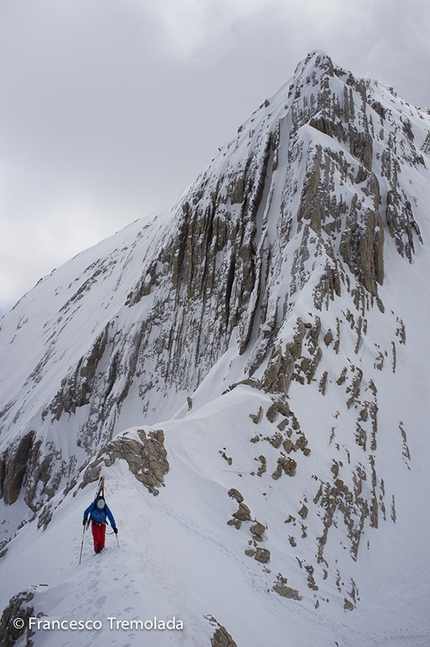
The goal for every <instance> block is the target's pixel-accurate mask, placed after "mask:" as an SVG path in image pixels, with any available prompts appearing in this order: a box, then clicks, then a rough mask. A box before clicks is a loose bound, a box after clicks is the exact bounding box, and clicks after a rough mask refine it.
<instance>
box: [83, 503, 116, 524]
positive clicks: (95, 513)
mask: <svg viewBox="0 0 430 647" xmlns="http://www.w3.org/2000/svg"><path fill="white" fill-rule="evenodd" d="M97 501H99V499H97ZM97 501H93V502H92V503H91V504H90V505H89V506H88V508H87V509H86V510H85V512H84V521H85V520H86V519H87V518H88V515H91V520H92V521H94V522H95V523H106V517H107V518H108V519H109V521H110V525H111V526H112V528H116V523H115V519H114V518H113V514H112V512H111V511H110V510H109V508H108V506H107V505H106V503H105V507H104V508H102V509H101V510H100V509H99V508H98V507H97Z"/></svg>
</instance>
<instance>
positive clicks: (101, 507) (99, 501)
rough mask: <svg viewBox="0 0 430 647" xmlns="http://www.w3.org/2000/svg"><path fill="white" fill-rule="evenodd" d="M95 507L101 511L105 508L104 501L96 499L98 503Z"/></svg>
mask: <svg viewBox="0 0 430 647" xmlns="http://www.w3.org/2000/svg"><path fill="white" fill-rule="evenodd" d="M96 505H97V507H98V509H99V510H103V508H104V507H105V501H104V499H98V501H97V504H96Z"/></svg>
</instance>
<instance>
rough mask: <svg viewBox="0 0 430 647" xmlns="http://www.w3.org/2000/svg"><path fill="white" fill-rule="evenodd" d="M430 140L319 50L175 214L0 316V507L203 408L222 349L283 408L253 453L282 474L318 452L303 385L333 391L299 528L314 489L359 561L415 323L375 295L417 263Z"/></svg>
mask: <svg viewBox="0 0 430 647" xmlns="http://www.w3.org/2000/svg"><path fill="white" fill-rule="evenodd" d="M429 137H430V116H429V114H428V112H426V111H423V110H419V109H416V108H414V107H412V106H410V105H409V104H407V103H406V102H404V101H403V100H402V99H400V98H399V97H397V95H396V94H395V93H394V91H391V90H389V89H387V88H384V87H381V86H380V85H378V83H376V82H374V81H365V80H361V79H355V78H354V76H353V75H352V74H351V73H349V72H347V71H345V70H342V69H340V68H339V67H337V66H335V65H334V64H333V63H332V61H331V60H330V58H328V57H327V56H326V55H325V54H323V53H322V52H316V53H313V54H311V55H309V57H308V58H307V59H306V60H305V61H303V62H302V63H300V64H299V66H298V67H297V69H296V72H295V75H294V76H293V78H292V79H291V81H290V82H289V83H287V84H286V86H284V87H283V88H282V89H281V90H280V91H279V92H278V93H277V94H276V95H275V96H274V97H273V98H272V99H270V100H266V101H265V102H264V103H263V104H262V105H261V106H260V108H259V109H258V110H256V112H255V113H254V114H253V115H252V116H251V117H250V118H249V119H248V120H247V121H246V122H245V123H244V124H243V125H242V126H241V127H240V128H239V130H238V133H237V136H236V138H235V139H234V140H233V141H232V142H231V143H229V144H228V145H227V146H225V147H224V148H223V149H222V150H221V152H220V153H219V155H218V156H217V157H216V158H215V159H214V160H213V162H212V164H211V165H210V166H209V167H208V169H207V170H206V171H205V172H204V173H203V174H202V175H201V176H200V177H199V178H198V179H197V180H196V182H195V183H194V184H193V185H192V186H191V187H190V188H189V189H188V190H187V191H186V192H185V193H184V195H183V196H182V197H181V199H180V200H179V201H178V203H177V204H176V205H174V207H173V208H172V210H171V211H170V212H169V213H166V214H162V215H161V216H159V217H158V219H156V221H155V222H153V223H148V222H143V221H142V222H137V223H134V224H133V225H131V226H130V227H128V228H127V229H126V230H124V231H123V232H120V233H119V234H117V235H116V236H114V237H113V238H112V239H109V240H108V241H105V242H104V243H102V244H100V245H99V246H96V247H95V248H93V249H92V250H88V251H87V252H85V253H84V254H82V255H80V256H78V257H77V258H76V259H73V260H72V261H71V262H70V263H69V264H67V265H66V266H64V267H63V268H60V269H59V270H57V271H55V272H53V274H52V275H51V276H49V277H47V278H45V279H43V280H42V281H41V282H40V283H39V284H38V285H37V286H36V287H35V288H34V290H32V291H31V292H30V293H29V294H28V295H26V296H25V297H24V298H23V299H22V300H21V301H20V302H19V303H18V304H17V306H16V307H15V308H14V310H13V311H12V312H11V313H10V314H9V315H7V316H6V317H5V318H4V319H3V320H2V322H1V330H0V338H1V344H2V357H3V358H4V359H3V361H2V367H1V370H2V377H1V380H2V382H1V394H0V396H1V402H0V407H1V411H0V447H1V450H0V495H1V496H2V497H3V499H4V501H5V503H7V504H13V503H14V502H15V501H17V499H18V498H19V496H20V494H21V495H22V496H23V497H24V500H25V502H26V504H27V505H28V506H29V508H30V509H31V510H32V511H33V512H34V513H37V511H38V510H40V509H41V508H42V507H43V506H45V505H46V504H48V502H49V501H50V499H51V498H52V496H53V495H54V494H55V493H56V492H57V491H59V489H61V488H63V487H66V489H70V488H71V487H73V485H74V484H76V483H77V481H78V478H79V474H80V473H81V471H82V469H84V468H87V466H88V464H89V463H91V461H92V460H93V459H94V457H96V456H97V455H98V456H101V455H103V452H105V451H108V453H109V451H110V452H111V454H112V452H114V454H115V456H116V457H118V456H119V454H118V452H120V447H119V446H118V445H112V442H111V441H112V438H113V437H114V436H115V435H116V434H117V433H119V432H120V431H122V430H123V429H125V428H127V427H128V426H130V425H132V424H140V423H141V420H145V421H147V422H149V423H151V422H153V421H156V420H158V419H160V418H162V419H165V418H168V417H169V416H170V415H172V414H173V413H174V412H175V410H176V409H179V408H180V407H181V406H182V405H183V404H184V403H186V402H188V406H186V407H185V409H184V411H185V410H186V409H187V408H190V407H191V406H192V402H193V397H194V396H193V392H194V391H195V390H196V389H197V388H198V387H199V385H201V384H202V382H203V380H204V379H205V378H206V376H207V375H208V374H209V372H210V371H211V369H213V367H214V366H215V365H216V363H217V362H218V361H222V358H226V357H229V358H230V359H229V361H228V362H227V361H225V362H224V364H223V366H224V370H225V371H226V375H227V376H228V380H229V384H230V385H232V384H233V383H235V384H237V383H239V382H245V383H247V384H248V385H250V386H251V387H252V388H254V389H256V390H259V391H262V392H264V393H266V394H268V396H270V397H271V398H272V399H273V403H274V406H275V408H276V412H274V411H272V412H271V413H270V414H269V412H267V419H268V420H269V421H270V424H271V425H272V426H273V434H272V433H271V434H270V435H269V436H267V438H266V437H262V436H258V442H259V443H260V445H261V444H262V445H265V444H267V443H268V444H269V445H270V447H271V450H270V451H272V450H273V449H275V450H276V451H277V452H278V455H277V457H276V461H275V465H274V466H272V467H270V468H269V466H268V464H269V459H268V457H267V456H266V453H265V452H263V451H261V454H260V458H259V459H258V460H259V462H260V467H259V470H260V473H259V475H261V474H263V473H264V471H265V470H266V469H271V470H272V472H273V473H272V479H273V481H274V482H275V481H277V480H279V479H280V478H281V477H282V478H283V479H284V478H287V477H293V476H294V474H295V473H296V470H300V469H302V467H301V465H302V464H303V461H305V459H306V458H307V456H308V455H309V453H310V452H311V451H314V448H313V445H312V442H311V441H310V440H309V438H308V433H307V431H306V430H304V429H303V428H302V422H301V420H300V415H299V413H298V412H297V411H295V406H294V398H293V394H292V391H291V390H292V389H293V392H294V393H296V391H295V389H297V388H298V389H308V390H309V394H310V396H309V397H311V398H314V397H315V393H317V394H318V398H320V399H321V398H322V399H323V398H324V397H325V396H326V394H327V393H328V392H329V391H330V392H332V393H334V392H335V393H336V395H335V396H334V397H335V398H336V400H337V401H338V405H337V407H336V408H333V407H332V402H333V401H332V400H330V407H331V410H330V416H332V421H333V424H332V426H331V427H329V428H328V436H327V443H328V445H329V446H331V447H332V448H333V452H332V454H331V456H330V459H327V461H326V463H325V466H324V467H323V468H322V469H321V472H320V473H317V474H313V475H309V476H310V477H313V480H314V482H315V484H316V488H314V491H312V492H309V493H307V494H306V495H305V494H304V493H300V494H299V495H298V497H299V499H300V497H302V500H301V503H302V505H301V506H300V510H301V512H299V517H301V519H300V518H298V517H297V516H295V517H294V520H292V523H293V525H294V526H296V528H298V525H297V524H299V525H300V526H302V527H304V526H305V524H304V520H305V518H306V516H307V514H308V509H309V503H310V499H311V500H312V501H313V505H314V507H315V508H316V509H317V510H318V517H319V518H320V519H321V524H322V525H321V528H320V530H319V531H318V532H319V533H320V534H317V538H316V539H317V552H316V554H315V559H316V562H317V563H318V564H319V565H321V568H322V569H324V568H325V567H324V564H325V560H326V557H325V551H326V545H327V538H328V534H329V529H330V528H331V527H333V526H335V525H336V524H337V523H339V519H342V523H344V525H345V527H346V528H347V532H348V538H349V541H350V545H349V550H350V553H351V555H352V557H353V558H354V559H355V558H356V557H357V552H358V547H359V543H360V539H361V537H362V535H363V531H364V528H365V526H366V524H367V525H370V526H371V527H374V528H376V527H377V526H378V524H379V523H380V519H381V517H382V518H384V519H386V518H387V517H388V518H390V517H391V518H395V499H394V495H393V493H387V492H386V491H385V489H384V481H383V477H382V476H380V475H379V473H378V462H379V454H378V424H379V410H380V399H379V398H380V395H379V393H380V390H379V383H378V379H379V376H386V374H387V373H388V374H393V375H394V374H395V372H396V370H397V357H398V354H399V352H401V350H402V349H403V348H404V347H405V345H406V340H407V334H408V333H407V330H406V327H405V324H404V322H403V319H402V316H401V314H399V313H398V312H396V311H395V310H394V309H393V306H392V303H391V301H390V303H389V304H387V303H385V301H384V294H383V290H382V288H383V286H384V283H385V280H386V272H387V270H386V268H387V262H386V259H387V256H388V257H389V259H390V263H395V264H397V265H402V266H404V267H407V266H408V265H410V264H411V263H413V261H414V255H416V254H417V253H418V254H419V250H420V248H421V246H422V242H423V241H422V237H421V232H420V225H419V224H418V223H419V217H418V215H417V214H419V213H424V212H425V206H424V202H425V195H426V194H425V192H424V191H423V190H421V187H422V186H424V185H426V183H427V184H428V177H429V176H428V164H429V161H428V155H429V148H430V147H429V145H428V142H429ZM393 259H394V260H393ZM387 294H389V293H388V292H387ZM385 379H386V377H384V378H383V380H384V383H385ZM327 407H328V405H327ZM323 408H324V407H323ZM327 410H328V409H327ZM250 413H251V414H252V415H253V416H256V415H257V414H256V413H255V412H252V411H251V412H250ZM181 415H185V414H181ZM262 415H263V414H262ZM327 415H328V414H327ZM276 416H278V418H279V416H280V417H281V420H279V419H278V418H277V417H276ZM271 418H273V420H271ZM335 421H336V422H335ZM250 424H252V422H250ZM267 424H269V423H267ZM397 426H398V436H399V437H400V436H401V439H402V443H403V444H402V447H403V452H404V457H405V461H406V462H407V461H408V460H409V459H408V448H407V430H405V429H404V426H402V421H401V420H399V421H398V423H397ZM143 433H144V432H143ZM161 433H162V432H161ZM115 442H116V441H115ZM134 442H136V443H137V442H138V441H137V440H135V441H134ZM256 442H257V440H256ZM144 445H145V443H144ZM145 446H148V441H146V445H145ZM127 451H128V453H130V452H129V449H128V450H127ZM139 451H140V450H139ZM160 452H161V453H160V456H162V460H163V461H166V465H167V467H168V463H167V459H166V457H165V456H164V454H163V449H162V448H161V449H160ZM297 457H300V461H299V464H298V461H297ZM160 460H161V459H160ZM167 467H166V469H164V468H163V469H162V470H161V472H160V475H159V477H158V476H157V477H151V478H154V482H153V483H152V481H151V484H150V487H155V486H156V485H159V484H160V482H162V480H163V475H164V474H165V473H166V470H167ZM139 469H141V468H139ZM136 470H137V471H136V474H138V473H140V475H141V476H142V475H143V474H145V469H144V468H142V469H141V471H140V472H139V470H138V469H137V467H136ZM142 470H143V471H142ZM148 478H149V477H148ZM151 478H150V479H149V480H151ZM160 479H161V480H160ZM142 480H144V479H143V477H142ZM305 496H306V497H307V498H306V499H305V498H304V497H305ZM302 522H303V523H302ZM303 532H305V531H304V530H303ZM291 537H292V539H291V542H297V538H294V536H293V533H292V534H291ZM308 566H309V568H308V571H307V572H308V575H309V582H311V583H312V582H313V581H314V580H313V577H314V576H313V570H312V569H314V568H315V566H312V565H308ZM306 568H307V567H306ZM277 586H282V583H281V584H279V582H278V584H277ZM348 604H355V602H354V595H353V594H351V595H350V596H349V597H348Z"/></svg>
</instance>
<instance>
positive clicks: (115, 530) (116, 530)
mask: <svg viewBox="0 0 430 647" xmlns="http://www.w3.org/2000/svg"><path fill="white" fill-rule="evenodd" d="M113 531H114V533H115V534H116V535H117V534H118V528H117V527H116V526H115V528H113Z"/></svg>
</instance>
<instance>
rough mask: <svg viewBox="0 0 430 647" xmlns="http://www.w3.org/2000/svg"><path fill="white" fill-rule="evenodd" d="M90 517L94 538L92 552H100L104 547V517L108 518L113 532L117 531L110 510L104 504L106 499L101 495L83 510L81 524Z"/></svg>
mask: <svg viewBox="0 0 430 647" xmlns="http://www.w3.org/2000/svg"><path fill="white" fill-rule="evenodd" d="M88 517H90V519H91V521H92V525H91V530H92V532H93V540H94V552H95V553H101V551H102V550H103V548H104V547H105V535H106V523H107V521H106V518H108V519H109V521H110V525H111V526H112V530H113V531H114V533H115V534H117V532H118V528H117V527H116V523H115V519H114V518H113V514H112V512H111V511H110V510H109V508H108V506H107V505H106V501H105V500H104V498H103V497H102V496H99V497H98V498H97V499H96V500H95V501H93V502H92V503H91V505H89V506H88V508H87V509H86V510H85V512H84V521H83V524H84V526H85V524H86V523H87V519H88Z"/></svg>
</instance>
